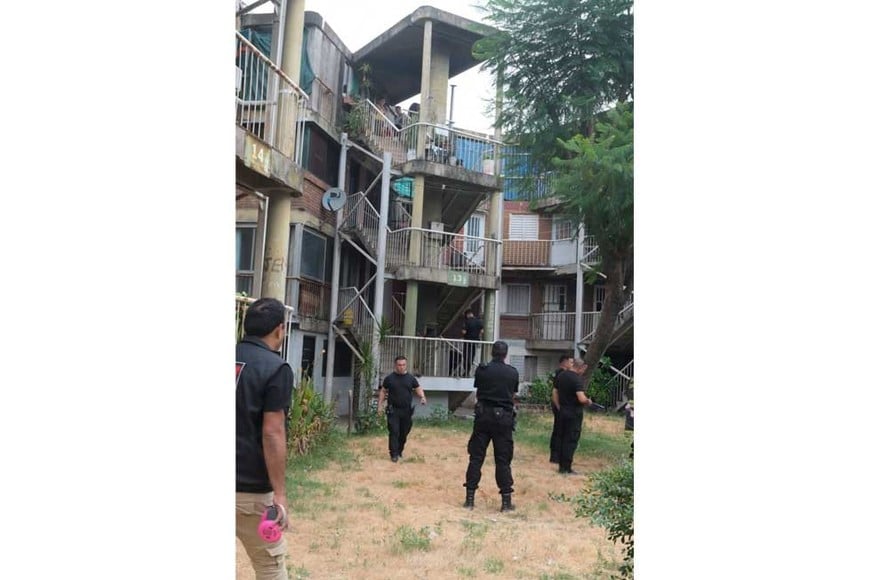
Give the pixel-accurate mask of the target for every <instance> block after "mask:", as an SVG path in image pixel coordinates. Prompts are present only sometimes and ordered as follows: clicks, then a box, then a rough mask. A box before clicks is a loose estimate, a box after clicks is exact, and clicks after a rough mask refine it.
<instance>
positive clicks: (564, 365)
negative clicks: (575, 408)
mask: <svg viewBox="0 0 870 580" xmlns="http://www.w3.org/2000/svg"><path fill="white" fill-rule="evenodd" d="M573 366H574V357H573V356H571V355H570V354H563V355H562V356H560V357H559V368H557V369H556V372H555V373H553V383H552V384H553V387H554V388H555V386H556V378H557V377H558V376H559V374H560V373H561V372H562V371H566V370H568V369H570V368H571V367H573ZM550 410H551V411H552V412H553V432H552V433H551V434H550V463H559V445H560V441H561V439H562V431H561V430H560V429H559V407H558V406H556V403H555V402H553V401H552V400H551V401H550Z"/></svg>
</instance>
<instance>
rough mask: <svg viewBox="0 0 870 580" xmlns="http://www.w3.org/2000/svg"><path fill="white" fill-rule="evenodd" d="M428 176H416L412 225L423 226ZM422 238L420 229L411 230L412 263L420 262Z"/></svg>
mask: <svg viewBox="0 0 870 580" xmlns="http://www.w3.org/2000/svg"><path fill="white" fill-rule="evenodd" d="M425 187H426V178H425V177H423V176H422V175H415V176H414V198H413V200H414V201H413V203H412V204H411V227H412V228H422V227H423V213H424V212H423V209H424V208H423V204H424V203H425V201H426V198H425V193H424V191H425ZM421 245H422V238H421V235H420V232H419V231H416V230H411V241H410V244H409V248H408V263H409V264H411V265H414V264H420V263H421V262H420V247H421Z"/></svg>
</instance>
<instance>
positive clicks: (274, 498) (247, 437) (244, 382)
mask: <svg viewBox="0 0 870 580" xmlns="http://www.w3.org/2000/svg"><path fill="white" fill-rule="evenodd" d="M244 326H245V336H244V338H243V339H242V341H241V342H240V343H239V344H237V345H236V536H237V537H238V538H239V539H240V540H241V542H242V545H243V546H244V547H245V551H246V552H247V553H248V556H249V557H250V558H251V563H252V564H253V566H254V570H255V571H256V573H257V578H269V579H272V580H287V571H286V569H285V567H284V558H285V553H286V543H285V542H284V540H280V539H279V540H277V541H275V542H267V541H266V540H264V539H263V538H261V537H260V536H259V534H258V533H257V529H258V526H259V523H260V519H261V516H262V514H263V512H264V510H265V509H266V508H267V507H269V506H273V505H276V506H280V507H281V512H280V513H279V516H280V517H279V522H280V525H281V527H282V528H284V529H286V528H287V518H286V513H287V491H286V488H285V469H286V463H287V436H286V421H287V412H288V409H289V407H290V401H291V397H292V392H293V371H292V370H291V369H290V365H289V364H287V361H285V360H284V358H283V357H282V356H281V355H280V354H278V350H279V349H280V348H281V344H283V342H284V337H285V333H286V330H287V329H286V312H285V309H284V305H283V304H282V303H281V302H280V301H278V300H276V299H274V298H261V299H259V300H257V301H256V302H254V303H253V304H251V305H250V306H249V307H248V310H247V313H246V315H245V325H244Z"/></svg>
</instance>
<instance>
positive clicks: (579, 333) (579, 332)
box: [574, 225, 583, 359]
mask: <svg viewBox="0 0 870 580" xmlns="http://www.w3.org/2000/svg"><path fill="white" fill-rule="evenodd" d="M582 240H583V226H582V225H581V226H580V229H579V230H578V232H577V287H576V288H575V290H574V312H575V316H574V358H578V359H579V358H580V340H581V339H582V338H583V268H582V267H581V266H580V257H581V255H582V253H581V252H582V251H583V243H582Z"/></svg>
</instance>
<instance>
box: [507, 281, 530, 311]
mask: <svg viewBox="0 0 870 580" xmlns="http://www.w3.org/2000/svg"><path fill="white" fill-rule="evenodd" d="M531 294H532V292H531V287H530V286H529V285H528V284H505V286H504V296H505V298H504V301H503V302H502V304H504V310H502V313H503V314H520V315H528V314H529V308H530V302H531Z"/></svg>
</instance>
